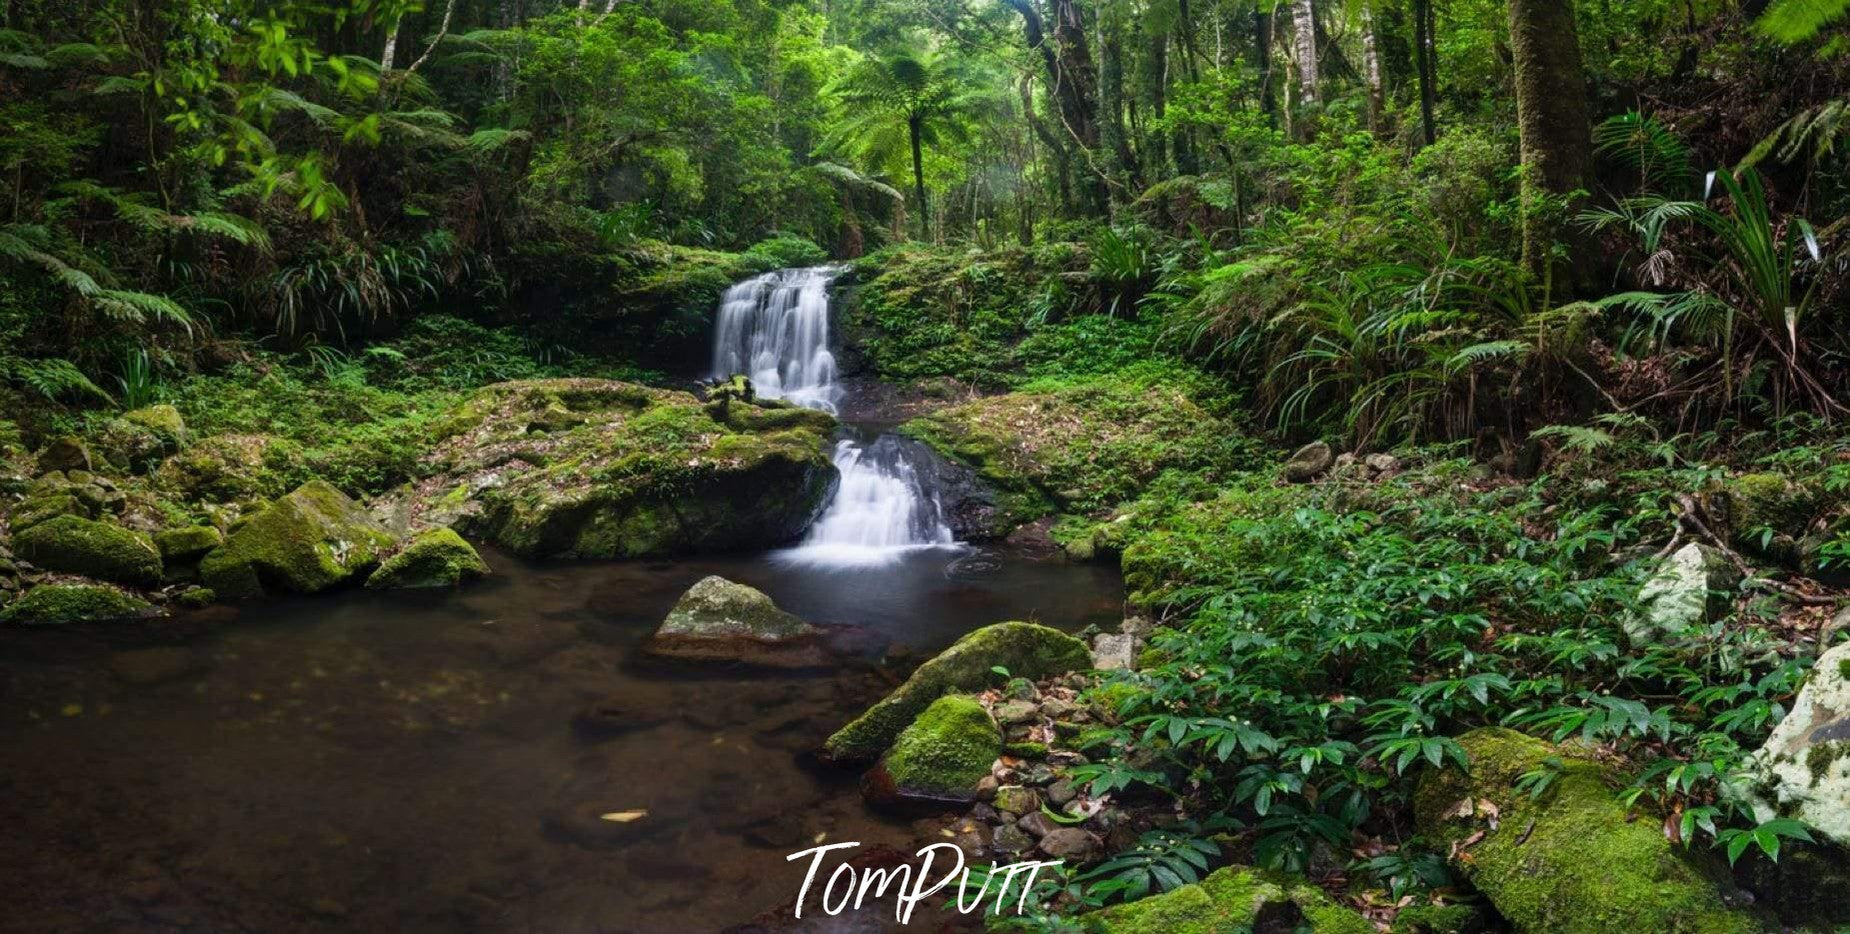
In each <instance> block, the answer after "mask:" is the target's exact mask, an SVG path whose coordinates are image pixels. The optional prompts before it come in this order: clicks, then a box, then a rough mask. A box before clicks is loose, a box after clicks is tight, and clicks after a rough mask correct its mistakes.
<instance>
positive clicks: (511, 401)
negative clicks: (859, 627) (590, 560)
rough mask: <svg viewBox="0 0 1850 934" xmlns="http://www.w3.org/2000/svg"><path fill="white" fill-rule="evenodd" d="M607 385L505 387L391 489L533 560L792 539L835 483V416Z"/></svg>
mask: <svg viewBox="0 0 1850 934" xmlns="http://www.w3.org/2000/svg"><path fill="white" fill-rule="evenodd" d="M715 408H716V406H707V405H702V404H701V403H700V401H699V400H697V399H695V398H694V397H693V396H691V395H688V394H687V393H680V392H670V391H666V390H656V389H649V388H646V387H642V386H637V385H634V384H630V383H623V382H617V381H612V380H593V379H561V380H528V381H522V382H513V383H501V384H497V385H494V386H490V387H487V388H486V389H483V390H481V391H480V392H478V393H477V394H476V395H475V396H473V397H471V398H470V399H469V400H468V401H467V402H466V403H464V405H463V406H462V409H463V410H464V411H466V412H468V413H469V415H470V418H469V419H468V420H467V423H468V424H469V426H470V427H467V428H466V429H462V430H460V431H459V432H458V433H457V434H455V435H454V436H453V437H450V438H449V439H447V440H446V441H444V442H443V443H442V444H441V445H440V446H439V447H438V448H437V450H436V451H435V453H434V454H433V455H432V456H431V457H430V458H429V459H428V461H427V464H428V466H429V468H430V469H431V472H432V475H431V476H429V477H428V478H426V479H424V480H422V481H419V482H418V483H417V484H415V485H414V486H412V487H410V488H408V489H406V490H403V491H400V492H398V493H396V494H394V495H393V497H392V499H393V500H394V501H396V503H397V505H398V506H401V507H402V508H403V510H404V511H406V512H409V513H410V514H412V515H414V516H419V517H422V518H423V520H424V523H425V524H444V525H455V526H456V527H457V528H458V529H460V530H461V531H463V532H466V533H468V534H470V535H471V536H474V537H477V538H481V539H485V540H487V541H491V542H493V543H495V544H496V545H498V546H500V547H503V548H506V549H508V550H511V551H514V552H517V553H519V554H522V555H526V556H531V557H565V556H571V557H601V558H611V557H641V556H653V555H669V554H677V553H683V552H691V551H716V550H728V549H738V548H755V547H765V546H769V545H775V544H780V543H782V542H784V541H788V540H789V539H791V538H794V537H796V536H797V535H798V534H800V533H801V532H802V530H803V529H804V528H806V527H807V526H808V524H809V522H810V521H811V520H812V519H813V518H814V517H815V516H816V515H817V514H818V513H819V512H820V511H821V508H822V506H823V504H824V501H825V500H826V498H827V496H828V493H829V490H830V489H831V488H832V485H833V484H834V482H835V471H834V468H833V465H832V464H831V463H830V461H829V458H828V454H827V449H828V440H829V438H830V436H831V435H832V434H833V430H834V424H835V423H834V420H833V419H832V418H830V417H829V416H827V415H824V414H822V413H818V412H808V411H805V410H799V409H790V408H781V407H774V408H762V409H760V408H759V407H756V406H753V405H751V404H750V403H745V402H741V401H736V400H734V401H728V402H725V403H722V404H717V409H718V414H719V417H718V418H716V417H715Z"/></svg>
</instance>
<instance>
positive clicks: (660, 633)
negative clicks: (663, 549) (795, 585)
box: [645, 575, 829, 668]
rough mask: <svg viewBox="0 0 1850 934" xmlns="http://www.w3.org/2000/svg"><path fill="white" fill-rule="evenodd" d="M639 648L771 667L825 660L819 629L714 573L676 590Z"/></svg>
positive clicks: (658, 653)
mask: <svg viewBox="0 0 1850 934" xmlns="http://www.w3.org/2000/svg"><path fill="white" fill-rule="evenodd" d="M645 648H646V649H647V651H648V652H649V653H650V654H651V655H656V656H660V657H663V658H673V659H680V660H684V661H717V662H739V663H744V664H750V665H760V666H765V667H774V668H807V667H813V666H817V665H823V664H826V663H827V662H828V660H829V654H828V650H827V647H826V645H825V644H824V639H823V633H822V631H821V630H820V629H817V628H816V627H814V626H811V625H810V624H808V623H806V622H804V621H803V620H801V619H799V618H798V617H796V616H794V615H792V614H790V613H786V612H784V611H783V610H781V609H779V608H778V607H777V604H776V603H774V602H772V600H771V598H770V597H768V596H766V595H765V594H764V593H763V592H762V591H759V590H756V589H753V588H751V587H747V586H745V585H744V584H739V583H734V582H732V581H729V580H727V579H725V578H723V577H719V576H716V575H714V576H708V577H704V578H701V579H700V580H699V581H697V582H696V583H695V584H694V586H692V587H689V588H688V589H687V592H686V593H684V594H682V595H681V599H680V600H679V601H676V603H675V605H674V609H672V610H670V611H669V612H668V617H667V618H666V619H664V620H663V621H662V625H661V626H660V627H659V628H657V629H656V630H655V634H654V635H653V636H651V637H650V638H649V642H648V645H647V646H646V647H645Z"/></svg>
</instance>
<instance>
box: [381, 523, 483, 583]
mask: <svg viewBox="0 0 1850 934" xmlns="http://www.w3.org/2000/svg"><path fill="white" fill-rule="evenodd" d="M486 576H488V564H487V563H486V562H484V561H483V560H482V556H481V555H478V554H476V553H475V549H474V548H472V547H470V545H469V543H468V542H466V541H463V537H462V536H461V535H458V534H456V532H455V530H453V529H447V528H443V529H432V530H430V531H428V532H424V533H422V534H420V535H419V536H418V537H416V538H414V539H412V540H411V543H410V544H408V545H406V546H405V547H404V550H402V551H400V552H399V553H398V554H395V555H393V556H391V557H390V558H387V559H386V560H385V563H383V564H381V565H379V569H378V570H376V571H374V572H373V573H372V575H371V576H370V577H368V578H367V579H366V586H367V588H368V589H370V590H393V589H402V588H416V587H455V586H458V585H460V584H463V583H466V582H468V581H472V580H475V579H477V578H481V577H486Z"/></svg>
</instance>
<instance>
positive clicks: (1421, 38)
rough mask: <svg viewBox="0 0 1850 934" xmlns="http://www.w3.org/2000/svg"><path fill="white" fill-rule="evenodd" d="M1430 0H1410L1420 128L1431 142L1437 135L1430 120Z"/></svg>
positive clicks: (1433, 93)
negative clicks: (1417, 81)
mask: <svg viewBox="0 0 1850 934" xmlns="http://www.w3.org/2000/svg"><path fill="white" fill-rule="evenodd" d="M1432 27H1433V13H1432V0H1413V64H1414V70H1415V71H1416V72H1418V74H1419V79H1420V129H1421V130H1422V132H1423V134H1424V136H1425V137H1426V145H1428V146H1431V145H1432V144H1433V143H1434V142H1437V141H1438V139H1439V130H1438V127H1437V126H1435V125H1434V124H1433V113H1432V112H1433V104H1434V101H1435V100H1436V98H1437V97H1438V92H1437V89H1436V87H1435V86H1436V85H1437V84H1438V83H1439V76H1438V74H1437V72H1438V70H1439V69H1438V67H1437V63H1436V59H1435V53H1434V50H1433V39H1432V33H1433V28H1432Z"/></svg>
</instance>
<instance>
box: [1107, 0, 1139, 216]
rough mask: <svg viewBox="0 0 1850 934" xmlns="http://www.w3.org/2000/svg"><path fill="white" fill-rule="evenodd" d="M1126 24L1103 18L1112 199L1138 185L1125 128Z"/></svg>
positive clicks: (1115, 19) (1135, 165)
mask: <svg viewBox="0 0 1850 934" xmlns="http://www.w3.org/2000/svg"><path fill="white" fill-rule="evenodd" d="M1123 28H1124V23H1123V21H1122V20H1120V19H1118V18H1117V17H1111V18H1110V19H1107V18H1105V17H1102V16H1101V17H1099V52H1100V59H1099V88H1098V110H1099V131H1100V135H1101V136H1102V137H1103V141H1104V144H1105V150H1106V155H1107V156H1108V157H1109V160H1110V161H1109V163H1108V165H1109V169H1108V170H1107V174H1108V175H1109V176H1110V178H1111V190H1112V195H1113V197H1112V200H1113V201H1119V200H1123V199H1124V198H1127V197H1129V196H1130V192H1131V190H1132V189H1134V188H1135V187H1136V186H1137V158H1136V156H1134V155H1132V153H1131V144H1130V134H1129V133H1127V132H1126V131H1125V129H1124V103H1125V102H1124V39H1123V35H1122V34H1123Z"/></svg>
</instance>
